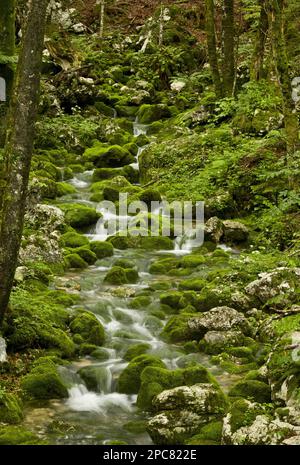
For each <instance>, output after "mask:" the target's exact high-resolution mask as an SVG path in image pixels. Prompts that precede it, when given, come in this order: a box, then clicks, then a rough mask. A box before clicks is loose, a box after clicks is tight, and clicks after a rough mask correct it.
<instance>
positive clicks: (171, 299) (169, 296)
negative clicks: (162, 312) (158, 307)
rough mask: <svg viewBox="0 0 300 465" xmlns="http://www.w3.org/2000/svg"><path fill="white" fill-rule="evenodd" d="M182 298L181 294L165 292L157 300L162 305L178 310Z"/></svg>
mask: <svg viewBox="0 0 300 465" xmlns="http://www.w3.org/2000/svg"><path fill="white" fill-rule="evenodd" d="M182 296H183V294H182V292H178V291H169V292H165V293H164V294H161V295H160V296H159V300H160V302H161V303H162V304H163V305H169V306H170V307H172V308H173V309H178V308H179V303H180V300H181V298H182Z"/></svg>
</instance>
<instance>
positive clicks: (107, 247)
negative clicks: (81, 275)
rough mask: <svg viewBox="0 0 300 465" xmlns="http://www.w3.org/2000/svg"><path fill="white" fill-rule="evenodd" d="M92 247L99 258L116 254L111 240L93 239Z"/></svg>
mask: <svg viewBox="0 0 300 465" xmlns="http://www.w3.org/2000/svg"><path fill="white" fill-rule="evenodd" d="M90 248H91V250H92V251H93V252H94V254H95V255H96V257H97V258H98V259H101V258H106V257H111V256H112V255H113V254H114V247H113V245H112V244H111V243H110V242H104V241H103V242H102V241H93V242H91V243H90Z"/></svg>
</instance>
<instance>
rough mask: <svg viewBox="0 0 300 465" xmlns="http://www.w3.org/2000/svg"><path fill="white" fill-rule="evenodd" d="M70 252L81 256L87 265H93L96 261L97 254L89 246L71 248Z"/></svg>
mask: <svg viewBox="0 0 300 465" xmlns="http://www.w3.org/2000/svg"><path fill="white" fill-rule="evenodd" d="M72 253H73V254H77V255H79V257H81V258H82V259H83V260H84V261H85V262H86V263H88V264H89V265H93V264H94V263H95V262H96V261H97V255H96V254H95V253H94V252H93V251H92V250H91V249H90V247H89V246H83V247H78V248H76V249H72Z"/></svg>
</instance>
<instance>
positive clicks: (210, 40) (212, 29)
mask: <svg viewBox="0 0 300 465" xmlns="http://www.w3.org/2000/svg"><path fill="white" fill-rule="evenodd" d="M205 6H206V37H207V39H206V40H207V50H208V59H209V64H210V69H211V73H212V78H213V83H214V86H215V92H216V95H217V97H218V98H220V97H222V83H221V77H220V70H219V64H218V52H217V39H216V26H215V4H214V0H205Z"/></svg>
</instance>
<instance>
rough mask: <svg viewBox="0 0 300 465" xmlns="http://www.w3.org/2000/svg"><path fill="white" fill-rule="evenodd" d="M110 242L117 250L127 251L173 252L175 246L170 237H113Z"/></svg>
mask: <svg viewBox="0 0 300 465" xmlns="http://www.w3.org/2000/svg"><path fill="white" fill-rule="evenodd" d="M108 241H109V242H111V244H113V246H114V247H115V248H116V249H120V250H125V249H130V248H137V249H145V250H173V249H174V244H173V241H172V240H171V239H170V238H169V237H163V236H158V237H155V236H133V235H128V236H120V235H116V236H111V237H109V238H108Z"/></svg>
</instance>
